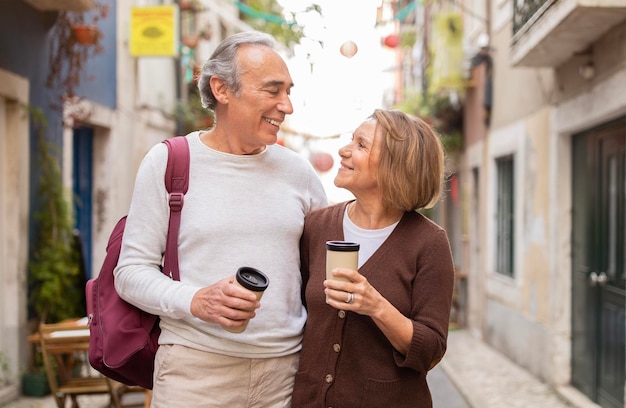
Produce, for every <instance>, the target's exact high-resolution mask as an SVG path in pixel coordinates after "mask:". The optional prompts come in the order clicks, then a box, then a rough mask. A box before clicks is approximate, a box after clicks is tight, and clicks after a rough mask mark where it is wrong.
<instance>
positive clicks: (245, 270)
mask: <svg viewBox="0 0 626 408" xmlns="http://www.w3.org/2000/svg"><path fill="white" fill-rule="evenodd" d="M236 277H237V282H239V284H240V285H241V286H243V287H244V288H246V289H249V290H251V291H253V292H262V291H264V290H265V289H267V287H268V285H269V284H270V280H269V278H268V277H267V276H266V275H265V274H264V273H263V272H261V271H260V270H258V269H256V268H253V267H251V266H242V267H241V268H239V269H238V270H237V275H236Z"/></svg>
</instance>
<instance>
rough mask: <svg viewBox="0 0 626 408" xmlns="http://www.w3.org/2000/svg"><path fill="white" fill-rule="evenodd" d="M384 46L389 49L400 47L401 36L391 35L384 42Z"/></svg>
mask: <svg viewBox="0 0 626 408" xmlns="http://www.w3.org/2000/svg"><path fill="white" fill-rule="evenodd" d="M383 44H385V45H386V46H387V47H389V48H396V47H397V46H398V45H400V36H399V35H397V34H389V35H388V36H387V37H385V39H384V40H383Z"/></svg>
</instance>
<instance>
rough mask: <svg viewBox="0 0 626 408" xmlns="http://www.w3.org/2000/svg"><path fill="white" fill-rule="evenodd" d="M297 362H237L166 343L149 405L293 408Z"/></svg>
mask: <svg viewBox="0 0 626 408" xmlns="http://www.w3.org/2000/svg"><path fill="white" fill-rule="evenodd" d="M299 358H300V355H299V353H297V354H292V355H290V356H285V357H276V358H259V359H250V358H239V357H229V356H224V355H221V354H215V353H207V352H204V351H199V350H195V349H190V348H188V347H185V346H179V345H162V346H160V347H159V349H158V351H157V354H156V359H155V363H154V365H155V366H154V389H153V391H152V402H151V405H150V407H151V408H178V407H180V408H200V407H202V408H205V407H206V408H214V407H215V408H221V407H224V408H253V407H254V408H289V407H290V406H291V391H292V389H293V383H294V376H295V374H296V371H297V369H298V363H299Z"/></svg>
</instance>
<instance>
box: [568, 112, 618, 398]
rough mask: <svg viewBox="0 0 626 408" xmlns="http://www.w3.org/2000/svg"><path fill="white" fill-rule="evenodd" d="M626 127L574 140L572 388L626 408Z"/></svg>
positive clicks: (614, 126)
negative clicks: (625, 385) (625, 388)
mask: <svg viewBox="0 0 626 408" xmlns="http://www.w3.org/2000/svg"><path fill="white" fill-rule="evenodd" d="M625 140H626V120H625V119H620V120H618V121H614V122H611V123H609V124H607V125H604V126H602V127H599V128H596V129H592V130H590V131H587V132H584V133H581V134H579V135H576V136H575V137H574V141H573V172H572V173H573V188H572V202H573V208H572V209H573V212H572V217H573V218H572V227H573V228H572V383H573V385H574V386H576V387H577V388H578V389H580V390H581V391H582V392H584V393H585V394H586V395H588V396H589V397H590V398H591V399H592V400H593V401H595V402H597V403H598V404H599V405H601V406H602V407H608V408H623V407H624V382H625V380H626V376H625V373H624V366H625V365H626V359H625V354H626V353H625V348H626V346H625V341H624V338H625V318H626V317H625V308H626V303H625V300H624V299H625V286H626V272H625V268H624V259H625V255H624V253H625V252H626V221H625V212H626V161H625Z"/></svg>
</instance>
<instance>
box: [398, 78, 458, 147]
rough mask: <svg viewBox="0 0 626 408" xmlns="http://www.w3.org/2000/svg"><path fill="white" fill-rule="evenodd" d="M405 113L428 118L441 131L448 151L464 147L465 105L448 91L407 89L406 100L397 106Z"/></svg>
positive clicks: (443, 142)
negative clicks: (456, 100) (427, 91)
mask: <svg viewBox="0 0 626 408" xmlns="http://www.w3.org/2000/svg"><path fill="white" fill-rule="evenodd" d="M395 108H396V109H399V110H401V111H403V112H405V113H409V114H411V115H416V116H419V117H421V118H423V119H425V120H427V121H428V122H429V123H430V124H431V125H432V126H433V127H434V128H435V129H436V130H437V132H438V133H439V136H440V138H441V142H442V144H443V146H444V148H445V149H446V151H447V152H451V151H459V150H461V149H462V148H463V106H462V104H461V103H460V102H458V103H454V98H452V96H451V95H450V94H449V93H447V92H438V93H432V94H424V93H421V92H418V91H416V90H407V91H406V92H405V97H404V101H403V102H402V103H400V104H398V105H396V106H395Z"/></svg>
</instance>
